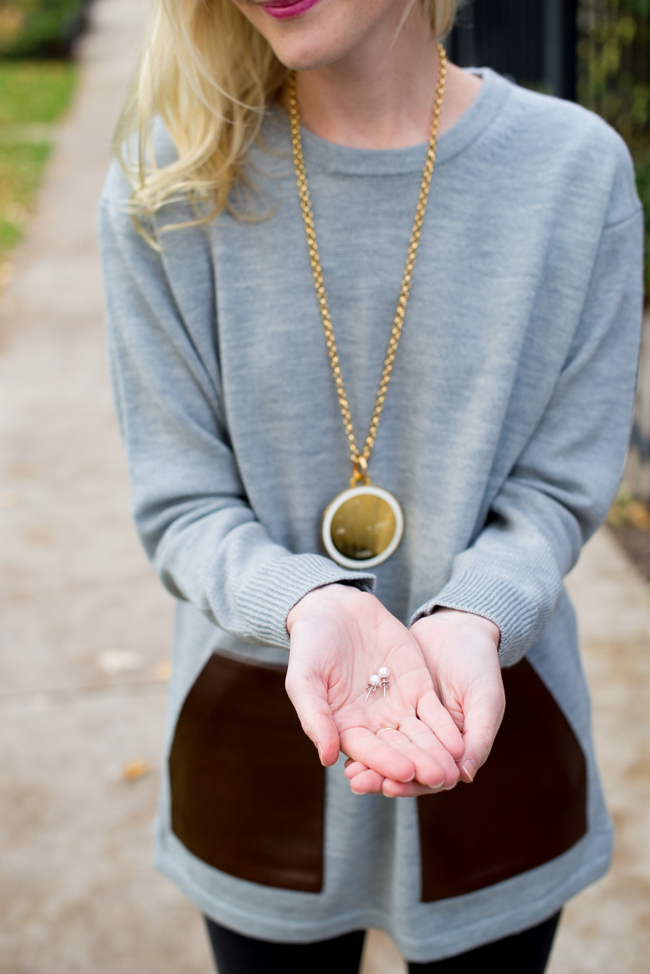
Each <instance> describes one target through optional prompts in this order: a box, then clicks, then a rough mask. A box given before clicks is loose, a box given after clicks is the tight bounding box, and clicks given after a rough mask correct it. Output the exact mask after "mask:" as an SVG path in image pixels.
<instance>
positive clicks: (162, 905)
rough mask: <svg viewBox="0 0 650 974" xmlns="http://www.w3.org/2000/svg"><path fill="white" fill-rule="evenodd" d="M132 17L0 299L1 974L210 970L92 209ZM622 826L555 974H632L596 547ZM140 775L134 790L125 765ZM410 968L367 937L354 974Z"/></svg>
mask: <svg viewBox="0 0 650 974" xmlns="http://www.w3.org/2000/svg"><path fill="white" fill-rule="evenodd" d="M142 2H143V0H98V3H97V5H96V7H95V10H94V18H93V30H92V32H91V33H90V35H89V36H88V38H87V39H86V42H85V45H84V50H83V76H82V85H81V89H80V92H79V96H78V98H77V102H76V105H75V107H74V110H73V112H72V114H71V116H70V118H69V119H68V120H67V122H66V123H65V124H64V125H63V127H62V129H61V132H60V139H59V146H58V150H57V153H56V155H55V157H54V160H53V162H52V165H51V166H50V169H49V174H48V179H47V182H46V185H45V187H44V191H43V193H42V195H41V198H40V203H39V207H38V211H37V214H36V216H35V218H34V220H33V221H32V225H31V232H30V236H29V239H28V240H27V241H26V242H25V245H24V246H23V247H22V248H21V250H20V251H19V253H18V255H17V257H16V261H15V276H14V280H13V282H12V283H11V284H10V285H9V286H8V287H7V288H6V289H5V292H4V294H3V296H2V301H1V303H0V600H1V609H0V805H1V808H0V861H1V862H2V869H1V871H0V971H1V972H3V974H4V972H7V974H89V972H93V974H135V972H138V974H140V972H145V974H149V972H154V971H155V972H156V974H172V972H173V974H208V972H209V971H210V969H211V968H210V960H209V956H208V951H207V948H206V942H205V938H204V934H203V930H202V926H201V922H200V919H199V917H198V916H197V914H196V911H195V910H194V908H193V907H192V906H191V905H190V904H188V903H187V902H186V901H185V900H184V899H183V897H182V896H181V895H180V894H179V893H178V892H177V891H176V889H175V888H174V887H173V886H172V885H171V884H169V883H168V882H167V881H166V880H165V879H163V878H162V877H160V876H158V875H157V874H156V873H154V872H153V870H152V868H151V864H150V863H151V839H150V822H151V818H152V814H153V810H154V804H155V795H156V790H157V784H158V775H159V750H160V737H161V725H162V715H163V706H164V694H165V685H164V676H165V663H166V660H167V658H168V653H169V638H170V624H171V604H170V600H169V599H168V598H167V597H166V595H165V594H164V593H163V592H162V590H161V588H160V587H159V585H158V583H157V581H156V580H155V579H154V577H153V574H152V573H151V571H150V569H149V568H148V566H147V565H146V563H145V560H144V557H143V555H142V553H141V551H140V549H139V547H138V544H137V542H136V540H135V538H134V534H133V530H132V528H131V525H130V522H129V516H128V503H129V502H128V490H127V483H126V472H125V468H124V461H123V457H122V452H121V448H120V444H119V442H118V437H117V432H116V428H115V422H114V419H113V414H112V408H111V403H110V396H109V391H108V381H107V374H106V363H105V358H104V349H103V335H102V298H101V289H100V280H99V271H98V263H97V246H96V242H95V233H94V224H95V206H96V200H97V197H98V195H99V191H100V187H101V183H102V179H103V174H104V171H105V168H106V164H107V161H108V142H109V138H110V132H111V130H112V126H113V123H114V120H115V117H116V114H117V110H118V106H119V103H120V100H121V98H122V96H123V92H124V87H125V80H126V77H127V75H128V73H129V71H130V69H131V66H132V64H133V61H134V57H135V53H136V48H137V42H138V37H139V34H140V25H141V19H142V12H143V11H142V5H141V4H142ZM571 585H572V590H573V592H574V595H575V598H576V601H577V603H578V606H579V610H580V615H581V623H582V628H583V635H584V639H585V649H586V663H587V668H588V672H589V678H590V681H591V683H592V686H593V689H594V695H595V721H596V733H597V739H598V746H599V751H600V755H601V761H602V765H603V769H604V774H605V780H606V784H607V790H608V794H609V801H610V805H611V808H612V811H613V812H614V816H615V818H616V821H617V825H618V827H619V841H618V847H617V858H616V865H615V868H614V870H613V872H612V873H611V874H610V876H609V877H608V878H607V879H606V880H604V881H603V882H602V883H600V884H599V885H597V886H596V887H594V888H593V889H592V890H589V891H587V892H586V893H584V894H583V895H582V896H581V897H578V898H577V900H576V901H575V902H574V903H573V904H571V906H570V907H569V909H568V910H567V914H566V919H565V921H564V923H563V927H562V931H561V934H560V938H559V942H558V945H557V948H556V951H555V955H554V959H553V962H552V974H612V972H616V974H641V972H643V974H647V969H648V961H647V958H648V956H650V824H649V823H648V818H647V814H646V809H647V808H648V798H649V797H650V796H649V792H650V745H649V744H648V742H647V741H646V739H645V738H644V725H645V722H646V721H647V714H648V712H649V711H650V662H649V659H650V657H649V656H648V648H649V647H650V607H649V606H648V604H647V598H646V594H647V593H646V589H645V587H644V585H643V584H642V583H641V581H640V580H639V578H638V577H637V575H636V574H635V573H634V571H633V569H631V567H630V566H629V564H628V563H627V561H626V560H625V558H624V557H623V556H622V555H621V553H620V552H619V551H618V549H617V548H616V547H615V546H614V544H613V542H612V541H611V539H610V538H609V537H608V536H607V535H605V534H601V535H598V536H597V538H596V539H595V540H594V541H593V542H592V544H591V545H590V546H589V547H588V549H587V551H586V554H585V556H584V558H583V561H582V562H581V565H580V566H579V568H578V570H577V571H576V572H575V574H574V577H573V579H572V582H571ZM133 762H135V763H136V764H137V763H138V762H141V763H145V764H146V765H148V766H149V768H150V771H149V773H148V774H145V775H144V776H142V777H140V778H138V779H137V780H133V781H127V780H126V779H125V777H124V774H123V771H124V768H125V766H127V765H128V764H129V763H133ZM402 971H403V966H402V964H401V961H400V960H399V958H397V957H395V954H394V950H393V948H392V947H391V945H390V942H389V941H388V940H387V938H384V937H382V936H373V938H372V939H371V943H370V946H369V950H368V952H367V956H366V959H365V969H364V974H380V972H381V974H398V972H402Z"/></svg>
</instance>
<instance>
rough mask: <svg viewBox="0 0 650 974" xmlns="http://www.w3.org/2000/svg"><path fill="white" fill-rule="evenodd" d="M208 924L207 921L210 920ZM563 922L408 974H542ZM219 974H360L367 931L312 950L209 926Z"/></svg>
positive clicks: (321, 943) (418, 966)
mask: <svg viewBox="0 0 650 974" xmlns="http://www.w3.org/2000/svg"><path fill="white" fill-rule="evenodd" d="M206 919H207V918H206ZM559 919H560V914H559V913H557V914H556V915H555V916H553V917H551V919H550V920H545V921H544V923H540V924H539V926H537V927H531V928H530V929H529V930H524V931H523V932H522V933H516V934H513V935H512V936H510V937H504V938H503V940H496V941H495V942H494V943H491V944H484V945H483V946H482V947H476V948H475V949H474V950H470V951H467V953H465V954H457V955H456V956H455V957H448V958H447V959H446V960H434V961H430V962H429V963H428V964H415V963H410V964H409V966H408V967H409V974H418V972H419V974H493V972H494V974H543V972H544V970H545V969H546V964H547V962H548V958H549V955H550V953H551V947H552V946H553V938H554V937H555V931H556V929H557V925H558V922H559ZM207 924H208V933H209V934H210V942H211V943H212V950H213V952H214V957H215V961H216V963H217V967H218V970H219V974H358V971H359V963H360V961H361V951H362V950H363V941H364V937H365V935H366V934H365V931H364V930H355V931H354V932H353V933H346V934H344V935H343V936H342V937H335V938H334V939H333V940H321V941H319V942H318V943H313V944H282V943H272V942H270V941H267V940H254V939H253V938H252V937H244V936H242V935H241V934H239V933H235V932H234V931H233V930H228V929H227V928H226V927H222V926H220V925H219V924H218V923H215V922H214V921H213V920H207Z"/></svg>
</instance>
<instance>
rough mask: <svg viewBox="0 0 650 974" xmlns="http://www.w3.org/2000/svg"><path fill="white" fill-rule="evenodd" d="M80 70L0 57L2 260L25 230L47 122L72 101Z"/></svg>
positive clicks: (45, 151)
mask: <svg viewBox="0 0 650 974" xmlns="http://www.w3.org/2000/svg"><path fill="white" fill-rule="evenodd" d="M76 75H77V70H76V66H75V65H73V64H70V63H63V64H62V63H57V62H55V61H45V62H34V61H5V62H0V263H1V262H2V259H3V256H4V255H6V253H7V252H8V251H9V250H10V249H11V248H12V247H14V246H15V245H16V244H17V243H18V241H19V240H20V238H21V236H22V232H23V227H24V224H25V222H26V219H27V216H28V214H29V208H30V206H31V203H32V200H33V197H34V193H35V191H36V189H37V188H38V186H39V183H40V181H41V177H42V174H43V170H44V168H45V164H46V162H47V160H48V158H49V155H50V151H51V144H50V142H49V141H48V140H49V131H48V126H49V125H51V124H52V123H53V122H56V121H57V120H58V119H59V118H60V117H61V115H62V114H63V113H64V111H65V110H66V108H67V107H68V105H69V103H70V100H71V97H72V94H73V91H74V85H75V80H76ZM0 276H1V275H0Z"/></svg>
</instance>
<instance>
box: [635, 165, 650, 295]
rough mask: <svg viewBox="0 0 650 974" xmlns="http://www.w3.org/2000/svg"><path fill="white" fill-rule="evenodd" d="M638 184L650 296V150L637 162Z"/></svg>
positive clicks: (649, 293) (647, 288) (646, 279)
mask: <svg viewBox="0 0 650 974" xmlns="http://www.w3.org/2000/svg"><path fill="white" fill-rule="evenodd" d="M636 185H637V189H638V190H639V197H640V199H641V202H642V203H643V209H644V211H645V286H646V295H647V296H650V152H647V153H646V156H645V159H642V160H641V161H639V162H638V163H637V166H636Z"/></svg>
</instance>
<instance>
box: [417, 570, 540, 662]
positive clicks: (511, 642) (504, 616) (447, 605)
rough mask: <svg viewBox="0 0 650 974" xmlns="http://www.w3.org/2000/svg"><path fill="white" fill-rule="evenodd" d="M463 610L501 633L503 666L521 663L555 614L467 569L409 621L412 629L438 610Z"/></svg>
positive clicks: (509, 586)
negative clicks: (490, 623)
mask: <svg viewBox="0 0 650 974" xmlns="http://www.w3.org/2000/svg"><path fill="white" fill-rule="evenodd" d="M438 607H440V608H444V609H459V610H460V611H462V612H473V613H474V615H477V616H483V618H485V619H489V620H490V621H491V622H493V623H494V624H495V625H496V626H498V627H499V630H500V632H501V642H500V643H499V660H500V662H501V665H502V666H512V665H514V664H515V663H517V662H518V661H519V660H520V659H521V658H522V656H523V655H524V654H525V652H526V650H527V649H528V648H529V647H530V645H531V644H532V642H533V641H534V638H536V635H537V634H538V633H541V632H542V631H543V629H544V626H545V625H546V622H547V621H548V619H549V618H550V615H551V612H550V611H548V609H547V610H546V611H543V610H541V607H540V604H539V602H537V601H531V600H529V599H527V598H526V597H525V595H523V594H522V591H521V589H519V588H517V587H516V586H515V585H513V584H512V583H511V582H509V581H508V580H507V579H504V578H502V577H501V578H500V577H498V576H497V577H490V578H486V576H485V575H484V574H483V573H479V572H473V571H472V570H471V569H467V570H466V571H464V572H462V573H461V574H459V575H458V577H457V578H454V577H452V578H451V579H450V581H449V582H448V583H447V585H445V587H444V588H443V589H442V590H441V591H440V592H439V593H438V595H437V596H436V597H435V598H433V599H431V601H430V602H427V603H425V604H424V605H423V606H421V607H420V608H419V609H417V611H416V612H414V613H413V615H412V617H411V619H410V620H409V627H410V626H412V625H413V623H415V622H417V620H418V619H422V618H423V617H424V616H429V615H431V614H432V613H433V611H434V610H435V609H436V608H438Z"/></svg>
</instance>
